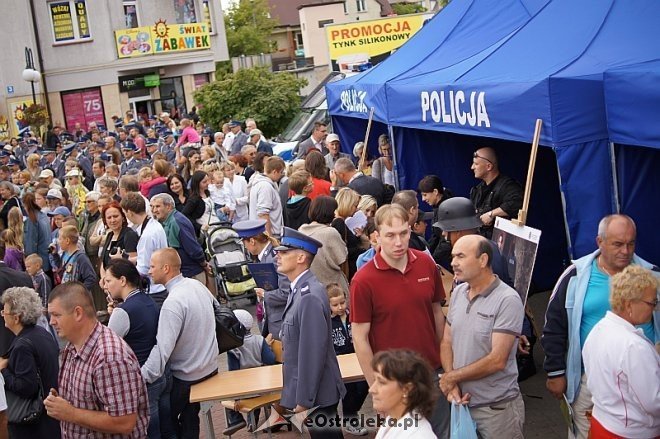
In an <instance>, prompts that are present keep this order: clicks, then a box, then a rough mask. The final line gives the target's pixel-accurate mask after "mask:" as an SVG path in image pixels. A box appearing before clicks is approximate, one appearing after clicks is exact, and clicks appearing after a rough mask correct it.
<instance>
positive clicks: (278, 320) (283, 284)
mask: <svg viewBox="0 0 660 439" xmlns="http://www.w3.org/2000/svg"><path fill="white" fill-rule="evenodd" d="M259 262H262V263H269V262H270V263H273V264H274V263H275V252H274V251H273V246H272V245H271V244H268V248H267V249H266V251H265V252H264V256H263V258H262V260H261V261H259ZM278 281H279V288H278V289H276V290H270V291H266V294H265V295H264V305H265V307H266V319H267V321H268V332H269V333H271V334H273V338H274V339H276V340H279V339H280V330H281V328H282V314H284V308H285V307H286V302H287V299H288V298H289V292H290V291H291V282H290V281H289V279H288V278H287V277H286V276H284V275H283V274H279V273H278Z"/></svg>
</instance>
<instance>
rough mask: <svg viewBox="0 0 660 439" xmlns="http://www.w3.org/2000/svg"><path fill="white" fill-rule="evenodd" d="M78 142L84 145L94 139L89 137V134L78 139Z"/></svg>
mask: <svg viewBox="0 0 660 439" xmlns="http://www.w3.org/2000/svg"><path fill="white" fill-rule="evenodd" d="M78 140H79V142H78V143H83V142H89V141H90V140H92V138H91V137H89V136H88V135H87V134H84V135H82V136H80V139H78Z"/></svg>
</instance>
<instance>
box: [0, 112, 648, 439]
mask: <svg viewBox="0 0 660 439" xmlns="http://www.w3.org/2000/svg"><path fill="white" fill-rule="evenodd" d="M244 125H245V128H246V129H245V131H243V122H240V121H230V122H228V123H226V124H225V125H224V126H223V127H222V129H221V130H220V131H218V132H213V131H212V130H210V129H209V128H208V127H206V126H205V125H204V124H203V123H202V122H200V121H199V119H198V117H190V118H182V119H180V120H176V121H175V120H174V119H172V118H170V115H169V114H167V113H163V114H161V115H160V117H158V118H156V117H153V118H151V119H150V120H149V121H148V122H147V123H143V122H141V123H137V122H135V121H133V118H132V115H131V114H130V113H128V114H127V115H126V118H125V119H123V120H122V119H120V118H116V123H115V127H114V129H113V130H105V129H104V127H99V126H97V125H96V124H94V123H92V124H90V126H89V127H88V128H87V129H86V130H85V129H82V128H80V127H76V129H75V130H73V132H72V133H69V132H66V131H64V130H63V129H62V128H61V127H57V126H56V127H54V128H53V129H51V130H49V132H48V133H47V135H46V136H45V139H44V140H43V142H42V141H41V140H40V139H39V138H37V137H36V136H34V135H33V134H31V133H30V132H29V131H27V130H26V131H24V132H22V133H21V137H20V138H17V139H12V140H11V141H10V142H9V143H7V144H6V145H2V146H0V148H1V149H0V197H1V198H2V205H1V206H0V259H1V260H2V262H0V294H1V296H0V301H1V302H2V305H3V308H2V313H1V318H0V320H2V323H3V325H1V327H0V355H1V356H2V359H0V370H1V371H2V374H0V379H1V380H2V384H3V387H4V391H5V393H6V394H7V400H8V401H7V402H8V403H10V404H11V403H12V402H14V403H16V401H18V400H21V399H22V400H30V399H42V400H43V401H44V402H43V411H42V412H39V413H37V414H36V415H34V417H33V418H32V419H31V422H23V421H21V420H16V419H13V418H12V419H9V423H8V431H9V437H16V438H24V437H35V438H37V437H43V438H57V437H65V438H76V437H106V436H105V435H107V437H127V438H144V437H149V438H161V437H162V438H197V437H199V434H200V423H199V411H200V405H199V403H191V402H190V390H191V386H192V385H194V384H196V383H199V382H202V381H204V380H205V379H207V378H208V377H211V376H213V375H215V374H216V373H218V346H217V342H216V339H215V325H216V322H215V316H214V308H215V307H217V306H218V297H219V296H218V293H219V291H217V286H218V284H217V279H216V276H218V273H216V272H214V269H213V267H212V265H211V264H210V263H209V259H210V257H211V255H210V253H211V249H208V248H206V245H207V243H206V241H207V240H206V237H207V235H208V233H209V229H210V228H211V227H212V226H213V225H215V224H221V223H225V224H228V225H231V227H233V229H234V230H235V231H236V233H237V235H238V237H239V238H240V239H241V241H242V243H243V247H244V249H245V251H246V255H247V256H248V257H249V258H250V259H251V261H253V262H261V263H274V264H275V267H276V268H277V272H278V284H277V286H276V287H275V288H274V289H272V290H268V291H264V290H263V289H260V288H257V289H256V294H257V296H258V297H259V302H258V304H257V307H256V313H255V315H254V316H253V315H251V314H250V313H248V312H247V311H245V310H237V311H236V315H237V317H238V318H239V320H240V321H241V322H243V323H244V325H245V326H246V327H248V328H252V326H253V319H256V322H257V328H258V330H259V332H260V333H261V335H260V336H259V335H256V334H255V335H254V336H253V335H251V334H250V335H248V336H247V337H246V339H245V342H244V345H243V346H241V347H240V348H237V349H235V350H233V351H230V352H229V353H228V363H229V369H230V370H233V369H238V368H248V367H258V366H261V365H266V364H273V362H275V359H274V356H273V352H272V350H271V345H272V343H273V342H274V341H278V342H281V343H282V344H283V347H284V350H283V355H284V357H283V378H284V380H283V382H284V388H283V390H282V397H281V401H280V402H279V404H278V405H276V406H275V407H274V410H273V412H272V416H273V419H272V420H271V421H272V422H270V423H269V425H276V424H278V423H284V422H285V421H283V419H284V417H285V415H286V414H287V413H291V412H293V413H300V412H306V411H307V410H310V409H312V408H314V411H313V413H312V414H311V415H310V419H312V422H310V423H309V430H310V434H311V436H312V437H343V433H348V434H351V435H366V434H367V432H368V431H367V429H366V428H365V426H364V425H363V423H362V422H361V418H360V416H359V412H360V410H361V407H362V405H363V403H364V401H365V399H366V398H367V395H368V394H371V395H372V399H373V407H374V409H375V410H376V411H377V412H378V413H379V414H381V415H382V416H383V419H384V421H383V423H382V425H381V426H380V429H379V431H378V436H377V437H378V438H395V437H397V438H398V437H424V438H434V437H438V438H448V437H449V432H450V418H451V416H450V411H451V407H452V404H463V405H466V406H467V407H468V408H469V412H470V415H471V417H472V419H473V420H474V422H475V424H476V430H477V431H478V433H479V435H480V437H483V438H499V437H511V438H522V437H523V426H524V422H525V407H524V402H523V398H522V395H521V392H520V389H519V386H518V382H519V381H520V380H521V379H523V378H524V377H526V376H528V375H529V373H528V371H524V372H523V371H522V369H521V364H524V363H525V362H524V361H522V362H521V359H522V360H524V359H525V358H527V359H529V358H531V357H530V356H531V355H532V349H533V341H534V340H535V339H536V331H535V328H534V324H533V320H532V319H530V316H529V315H528V313H526V310H525V307H524V304H523V303H522V300H521V296H520V295H519V294H518V293H517V292H516V291H515V290H514V289H513V285H512V284H513V280H512V279H511V277H510V275H509V272H508V268H507V264H506V261H504V259H503V256H502V255H501V254H500V250H499V248H498V246H497V244H496V243H494V242H493V241H492V240H491V237H492V234H493V229H494V223H495V219H496V218H497V217H503V218H512V217H516V216H517V214H518V210H519V209H520V207H521V205H522V187H521V186H520V184H519V183H517V182H516V181H515V180H513V179H511V178H510V177H508V176H506V175H503V174H501V173H500V171H499V162H498V157H497V155H496V153H495V151H494V150H493V149H492V148H489V147H481V148H478V149H477V150H476V151H475V152H474V154H473V160H472V163H471V171H472V172H473V173H474V177H475V178H476V179H477V180H479V183H478V184H477V185H475V186H474V187H473V188H472V190H471V191H470V193H469V194H464V195H466V196H465V197H461V196H458V195H460V194H456V195H457V196H454V194H453V193H452V191H451V190H450V189H448V188H446V187H445V186H444V185H443V182H442V180H441V178H440V177H439V176H436V175H428V176H426V177H424V178H423V179H422V180H421V181H420V182H419V185H418V187H417V188H416V189H417V190H400V191H397V190H396V189H395V188H396V186H397V184H396V180H395V174H394V168H393V161H392V156H391V154H392V148H391V143H390V141H389V139H388V137H387V136H386V135H382V136H380V137H379V138H378V145H379V148H378V153H379V157H376V158H373V157H370V156H369V154H367V153H366V151H365V150H364V148H365V146H364V144H362V143H358V144H356V145H355V146H354V148H353V154H347V153H344V152H342V149H344V150H347V149H348V148H346V145H344V148H342V145H341V139H340V137H339V136H338V135H337V134H334V133H328V126H327V125H326V124H324V123H321V122H318V123H316V124H315V126H314V130H313V132H312V134H311V137H310V138H309V139H306V140H304V141H302V142H300V144H299V145H298V146H297V147H296V149H295V151H294V158H293V160H292V161H291V163H285V161H284V160H283V159H282V158H280V157H279V156H276V155H273V145H272V144H271V143H269V142H268V141H267V140H266V137H265V136H264V134H263V133H262V131H261V130H259V129H258V127H257V124H256V122H255V120H254V119H247V120H246V121H244ZM467 167H468V164H466V172H467ZM418 197H421V199H422V200H423V202H424V203H425V204H427V205H428V206H429V207H431V208H432V212H428V213H426V212H424V211H423V210H422V209H420V205H419V201H418ZM429 223H430V225H431V230H428V232H427V227H428V224H429ZM636 238H637V237H636V229H635V225H634V221H633V220H632V219H631V218H629V217H627V216H625V215H610V216H607V217H605V218H603V220H602V221H601V223H600V225H599V229H598V231H597V238H596V241H597V244H598V249H597V250H596V251H595V252H594V253H593V254H591V255H587V256H585V257H583V258H581V259H579V260H577V261H575V262H574V263H573V264H572V265H571V266H570V267H568V268H567V269H566V271H565V272H564V273H563V274H562V276H561V277H560V279H559V280H558V283H557V285H556V287H555V289H554V291H553V294H552V296H551V299H550V302H549V305H548V310H547V315H546V319H545V325H544V327H543V330H542V339H541V343H542V345H543V348H544V351H545V355H546V358H545V362H544V369H545V371H546V372H547V374H548V381H547V387H548V390H549V391H550V393H551V394H552V395H553V396H555V397H557V398H558V399H560V400H561V401H563V403H564V404H569V405H571V407H572V409H573V419H574V424H573V425H572V426H571V427H570V428H569V430H570V431H569V435H571V437H576V438H586V437H587V434H588V433H589V431H591V435H592V436H591V437H594V438H596V437H655V436H658V435H660V403H659V402H658V398H657V395H658V394H660V388H659V387H658V386H660V362H659V360H658V348H657V346H659V345H658V342H659V341H660V320H659V319H658V317H659V314H658V297H657V295H658V279H659V278H660V271H659V270H658V268H657V267H655V266H654V265H652V264H650V263H648V262H646V261H644V260H642V259H641V258H639V257H638V256H637V255H635V254H634V247H635V240H636ZM220 296H221V295H220ZM447 306H448V308H447ZM257 328H255V330H254V331H253V332H256V331H257ZM654 344H655V347H654ZM615 346H616V347H615ZM347 353H355V354H356V356H357V359H358V361H359V364H360V366H361V368H362V371H363V373H364V378H365V381H363V382H357V383H350V384H347V385H344V383H343V381H342V378H341V373H340V370H339V366H338V360H337V355H342V354H347ZM529 363H531V364H532V367H534V366H533V363H534V362H533V359H532V360H531V361H528V362H527V364H529ZM534 372H535V369H534V371H532V372H531V373H534ZM0 396H2V395H0ZM340 407H341V409H340ZM3 408H4V409H6V404H3V398H0V411H2V409H3ZM6 413H8V412H7V411H5V414H6ZM339 413H341V416H339ZM319 416H325V417H327V418H337V419H341V420H342V421H341V422H340V423H338V424H337V425H334V426H333V427H327V426H325V427H321V426H320V425H321V423H319V422H314V419H316V418H318V417H319ZM5 418H6V416H5ZM5 422H6V419H5ZM245 427H247V423H246V420H245V419H244V418H243V417H242V416H241V414H240V413H238V412H236V411H228V412H227V428H226V429H225V431H224V434H227V435H231V434H233V433H235V432H236V431H238V430H240V429H242V428H245ZM249 428H251V429H254V428H256V425H250V426H249ZM5 433H6V432H5V431H4V428H3V427H2V426H0V438H1V437H3V436H2V435H3V434H5Z"/></svg>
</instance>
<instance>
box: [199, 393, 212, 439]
mask: <svg viewBox="0 0 660 439" xmlns="http://www.w3.org/2000/svg"><path fill="white" fill-rule="evenodd" d="M213 404H214V401H204V402H202V403H201V404H200V413H201V414H202V415H203V417H202V420H203V421H204V432H205V433H206V439H215V430H214V429H213V418H212V417H211V408H212V407H213Z"/></svg>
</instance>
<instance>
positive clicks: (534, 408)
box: [200, 292, 566, 439]
mask: <svg viewBox="0 0 660 439" xmlns="http://www.w3.org/2000/svg"><path fill="white" fill-rule="evenodd" d="M549 297H550V292H545V293H539V294H536V295H534V296H532V297H530V299H529V303H530V306H531V307H532V310H533V312H534V315H535V317H536V324H537V326H538V327H539V329H540V327H541V326H542V325H543V320H544V318H543V316H544V313H545V308H546V306H547V303H548V298H549ZM244 308H245V309H246V310H248V311H250V312H252V313H254V306H252V305H250V304H249V303H248V302H245V305H244ZM255 321H256V319H255ZM253 332H255V333H256V332H258V331H257V330H256V328H253ZM534 359H535V362H536V366H537V369H538V372H537V374H536V375H534V376H533V377H531V378H529V379H528V380H526V381H524V382H522V383H521V384H520V388H521V392H522V393H523V399H524V401H525V417H526V419H525V438H526V439H537V438H538V439H561V438H565V437H566V428H565V426H564V425H565V424H564V421H563V419H562V416H561V412H560V411H559V404H558V402H557V401H556V400H555V399H553V398H552V397H551V396H550V394H549V393H548V392H547V391H546V389H545V374H544V373H543V372H542V370H543V369H542V363H543V350H542V348H541V344H540V343H537V344H536V346H535V348H534ZM219 365H220V370H221V371H225V370H227V356H226V355H224V354H223V355H221V356H220V357H219ZM360 413H363V414H364V415H365V416H375V412H374V411H373V407H372V402H371V397H368V398H367V400H366V401H365V403H364V406H363V407H362V410H361V411H360ZM212 418H213V426H214V429H215V437H216V438H222V437H226V436H223V435H222V430H223V429H224V428H225V414H224V410H223V409H222V407H220V405H219V404H216V405H215V406H214V407H213V409H212ZM202 426H203V424H202ZM306 436H307V435H306ZM375 436H376V431H375V430H374V431H370V433H369V435H368V436H362V437H364V438H373V437H375ZM200 437H201V438H205V439H210V438H207V437H206V435H205V434H204V431H203V428H202V434H201V436H200ZM252 437H254V436H253V435H252V434H251V433H248V432H247V431H246V430H245V429H243V430H241V431H239V432H238V433H236V434H234V435H233V436H232V438H235V439H247V438H252ZM258 437H261V438H267V437H268V435H267V434H266V433H261V434H259V436H258ZM273 437H274V438H277V439H288V438H299V437H301V435H300V433H296V432H287V431H281V432H278V433H274V434H273ZM344 437H345V438H346V439H351V438H356V436H352V435H349V434H344ZM503 439H505V438H503Z"/></svg>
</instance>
